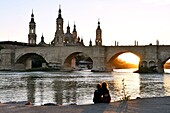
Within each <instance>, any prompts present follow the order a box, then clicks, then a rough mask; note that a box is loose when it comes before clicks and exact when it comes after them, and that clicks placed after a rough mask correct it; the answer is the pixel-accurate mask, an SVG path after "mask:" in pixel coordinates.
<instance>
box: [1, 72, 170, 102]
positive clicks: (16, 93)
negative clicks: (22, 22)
mask: <svg viewBox="0 0 170 113" xmlns="http://www.w3.org/2000/svg"><path fill="white" fill-rule="evenodd" d="M133 71H134V69H116V70H114V71H113V72H110V73H94V72H90V71H87V70H85V71H75V72H1V73H0V102H2V103H5V102H12V101H16V102H18V101H30V102H32V103H33V104H34V105H43V104H45V103H56V104H61V105H69V104H77V105H83V104H92V103H93V93H94V90H95V89H96V84H98V83H101V82H102V81H106V82H107V83H108V86H109V90H110V94H111V98H112V100H111V101H112V102H113V101H118V100H120V99H121V98H122V97H123V93H122V87H123V85H122V80H123V79H124V83H125V85H126V86H125V92H126V94H127V95H129V96H130V98H131V99H135V98H137V97H140V98H146V97H163V96H170V70H165V74H138V73H133Z"/></svg>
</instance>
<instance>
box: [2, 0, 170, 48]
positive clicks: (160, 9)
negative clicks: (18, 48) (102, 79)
mask: <svg viewBox="0 0 170 113" xmlns="http://www.w3.org/2000/svg"><path fill="white" fill-rule="evenodd" d="M59 5H61V10H62V17H63V19H64V31H65V32H66V27H67V25H68V22H69V25H70V27H71V32H72V30H73V25H74V22H75V23H76V26H77V32H78V35H79V36H80V37H81V38H83V40H84V43H85V45H89V40H90V39H91V40H92V42H93V44H94V42H95V38H96V33H95V32H96V28H97V22H98V19H100V22H101V29H102V39H103V45H114V42H115V40H116V41H119V45H134V40H137V41H138V43H139V45H148V44H149V43H152V44H155V43H156V40H157V39H158V40H159V41H160V44H165V45H167V44H169V45H170V0H84V1H82V0H0V15H1V16H0V41H7V40H9V41H18V42H28V31H29V22H30V20H31V13H32V9H33V10H34V16H35V22H36V25H37V27H36V30H37V31H36V33H37V43H39V42H40V39H41V36H42V33H43V35H44V37H45V42H46V43H49V42H51V41H52V40H53V39H54V34H55V31H56V18H57V17H58V9H59Z"/></svg>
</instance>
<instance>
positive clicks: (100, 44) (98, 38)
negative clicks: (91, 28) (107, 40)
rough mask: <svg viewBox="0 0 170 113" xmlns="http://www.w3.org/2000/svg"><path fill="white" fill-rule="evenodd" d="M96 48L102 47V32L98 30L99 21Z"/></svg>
mask: <svg viewBox="0 0 170 113" xmlns="http://www.w3.org/2000/svg"><path fill="white" fill-rule="evenodd" d="M96 46H102V30H101V29H100V22H99V21H98V27H97V29H96Z"/></svg>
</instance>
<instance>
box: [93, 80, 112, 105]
mask: <svg viewBox="0 0 170 113" xmlns="http://www.w3.org/2000/svg"><path fill="white" fill-rule="evenodd" d="M96 87H97V90H95V92H94V97H93V102H94V103H95V104H96V103H110V101H111V96H110V93H109V90H108V88H107V83H106V82H103V83H102V85H101V84H97V86H96Z"/></svg>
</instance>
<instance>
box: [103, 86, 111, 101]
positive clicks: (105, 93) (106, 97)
mask: <svg viewBox="0 0 170 113" xmlns="http://www.w3.org/2000/svg"><path fill="white" fill-rule="evenodd" d="M102 96H103V98H102V102H103V103H110V101H111V96H110V93H109V90H108V89H106V88H105V89H102Z"/></svg>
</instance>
